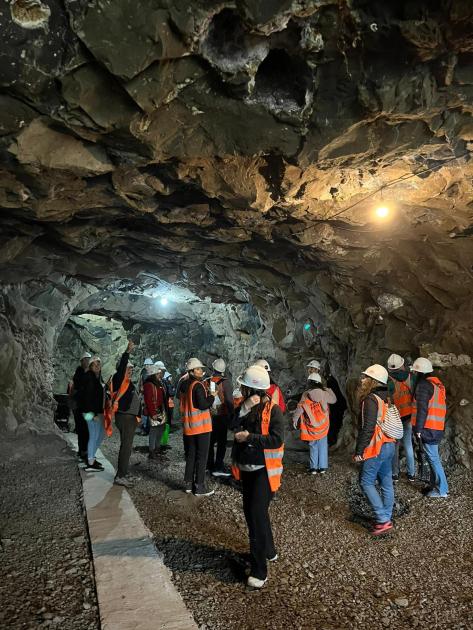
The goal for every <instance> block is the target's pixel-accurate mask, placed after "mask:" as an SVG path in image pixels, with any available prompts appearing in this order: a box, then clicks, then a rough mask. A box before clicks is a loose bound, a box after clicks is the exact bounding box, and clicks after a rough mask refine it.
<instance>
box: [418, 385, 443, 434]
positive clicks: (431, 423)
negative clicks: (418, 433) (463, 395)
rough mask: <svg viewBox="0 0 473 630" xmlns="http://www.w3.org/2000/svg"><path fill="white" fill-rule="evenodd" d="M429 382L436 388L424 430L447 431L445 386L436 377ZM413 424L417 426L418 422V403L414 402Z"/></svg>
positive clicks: (430, 402) (430, 401)
mask: <svg viewBox="0 0 473 630" xmlns="http://www.w3.org/2000/svg"><path fill="white" fill-rule="evenodd" d="M426 380H428V381H429V382H430V383H432V385H433V386H434V393H433V394H432V397H431V399H430V400H429V407H428V409H427V418H426V419H425V424H424V429H433V430H434V431H445V417H446V415H447V399H446V395H445V386H444V384H443V383H442V381H441V380H440V379H438V378H437V377H436V376H430V377H428V378H427V379H426ZM411 420H412V424H413V425H414V426H415V424H416V420H417V401H416V399H415V398H414V400H413V409H412V416H411Z"/></svg>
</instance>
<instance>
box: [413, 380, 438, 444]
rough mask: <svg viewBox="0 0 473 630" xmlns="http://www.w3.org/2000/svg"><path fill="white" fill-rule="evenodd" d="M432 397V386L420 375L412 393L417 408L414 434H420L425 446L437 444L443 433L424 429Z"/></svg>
mask: <svg viewBox="0 0 473 630" xmlns="http://www.w3.org/2000/svg"><path fill="white" fill-rule="evenodd" d="M433 395H434V386H433V385H432V383H431V382H430V381H428V380H427V378H426V376H425V374H420V375H419V377H418V380H417V383H416V388H415V391H414V399H415V401H416V406H417V417H416V426H415V429H414V431H415V433H420V434H421V438H422V441H423V442H425V443H426V444H438V443H439V442H440V441H441V439H442V437H443V433H444V432H443V431H436V430H435V429H424V424H425V421H426V419H427V413H428V411H429V401H430V399H431V398H432V396H433Z"/></svg>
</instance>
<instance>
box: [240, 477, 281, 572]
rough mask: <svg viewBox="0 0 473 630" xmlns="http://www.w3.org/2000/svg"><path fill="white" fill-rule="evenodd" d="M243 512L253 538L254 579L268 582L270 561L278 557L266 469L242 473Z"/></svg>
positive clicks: (252, 560) (251, 551)
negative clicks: (268, 563)
mask: <svg viewBox="0 0 473 630" xmlns="http://www.w3.org/2000/svg"><path fill="white" fill-rule="evenodd" d="M241 482H242V486H243V510H244V512H245V518H246V523H247V525H248V533H249V538H250V556H251V575H252V577H255V578H257V579H258V580H265V579H266V577H267V574H268V569H267V562H266V560H267V559H268V558H273V557H274V556H275V555H276V549H275V547H274V541H273V532H272V531H271V522H270V520H269V504H270V502H271V499H272V496H273V493H272V492H271V488H270V486H269V480H268V473H267V472H266V468H261V469H260V470H255V471H254V472H244V471H242V472H241Z"/></svg>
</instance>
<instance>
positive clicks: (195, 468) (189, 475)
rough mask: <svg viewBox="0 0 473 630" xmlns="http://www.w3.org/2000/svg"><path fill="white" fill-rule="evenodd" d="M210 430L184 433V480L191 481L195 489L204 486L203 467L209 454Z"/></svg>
mask: <svg viewBox="0 0 473 630" xmlns="http://www.w3.org/2000/svg"><path fill="white" fill-rule="evenodd" d="M209 445H210V432H208V433H199V435H184V452H185V454H186V472H185V473H184V481H185V482H186V483H193V484H194V485H195V488H196V490H201V489H202V488H203V487H204V486H205V467H206V464H207V457H208V455H209Z"/></svg>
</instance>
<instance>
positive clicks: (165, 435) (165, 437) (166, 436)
mask: <svg viewBox="0 0 473 630" xmlns="http://www.w3.org/2000/svg"><path fill="white" fill-rule="evenodd" d="M168 442H169V424H168V423H167V422H166V427H165V428H164V431H163V435H162V437H161V442H160V445H161V446H167V443H168Z"/></svg>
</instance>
